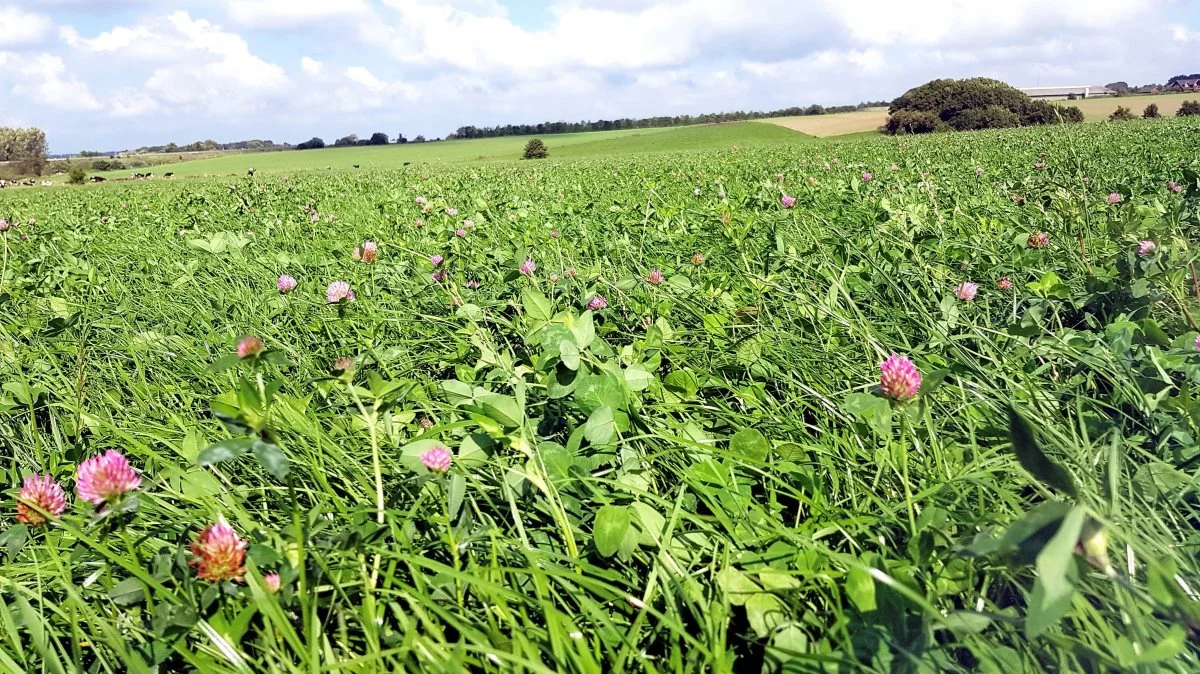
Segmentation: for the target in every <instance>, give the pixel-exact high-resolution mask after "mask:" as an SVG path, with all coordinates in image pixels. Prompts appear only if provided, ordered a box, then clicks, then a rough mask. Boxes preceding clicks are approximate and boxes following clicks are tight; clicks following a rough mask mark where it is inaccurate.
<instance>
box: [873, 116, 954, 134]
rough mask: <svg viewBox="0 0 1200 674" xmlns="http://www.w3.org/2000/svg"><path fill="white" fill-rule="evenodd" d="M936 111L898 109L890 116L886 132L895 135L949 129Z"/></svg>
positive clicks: (885, 125) (885, 126)
mask: <svg viewBox="0 0 1200 674" xmlns="http://www.w3.org/2000/svg"><path fill="white" fill-rule="evenodd" d="M948 128H949V127H947V126H946V123H945V122H943V121H942V120H941V119H940V118H939V117H938V116H937V114H936V113H934V112H932V111H920V110H898V111H896V112H895V113H893V114H891V115H889V116H888V120H887V123H886V124H884V126H883V131H884V133H889V134H891V135H893V136H895V135H900V134H911V133H933V132H934V131H943V130H945V129H948Z"/></svg>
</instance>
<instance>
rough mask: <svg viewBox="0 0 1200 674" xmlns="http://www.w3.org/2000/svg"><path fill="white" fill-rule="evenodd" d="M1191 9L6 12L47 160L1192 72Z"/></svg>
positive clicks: (695, 0)
mask: <svg viewBox="0 0 1200 674" xmlns="http://www.w3.org/2000/svg"><path fill="white" fill-rule="evenodd" d="M1198 47H1200V6H1198V5H1197V2H1195V1H1193V0H1166V1H1163V0H1157V1H1151V0H1057V1H1056V2H1054V3H1046V2H1042V1H1041V0H1007V1H1006V2H1003V3H986V2H981V1H977V0H926V1H925V2H921V3H905V2H901V1H899V0H858V1H857V2H846V1H845V0H806V1H805V2H799V1H798V0H744V1H743V2H741V3H733V2H729V0H658V1H657V2H655V1H650V0H533V1H523V0H451V1H450V2H433V1H431V0H333V1H332V2H331V1H329V0H320V1H317V0H207V1H205V2H197V1H194V0H23V1H21V2H13V1H12V0H0V92H3V94H4V96H5V98H4V100H5V104H4V105H3V106H0V125H21V126H38V127H41V128H43V129H45V130H46V133H47V135H48V137H49V139H50V145H51V151H53V152H72V151H77V150H80V149H114V150H115V149H126V148H133V147H138V146H141V145H150V144H163V143H167V142H172V141H174V142H178V143H187V142H191V141H194V140H201V139H206V138H212V139H214V140H219V141H232V140H242V139H248V138H267V139H271V140H275V141H278V142H284V141H287V142H293V143H295V142H299V141H301V140H305V139H307V138H309V137H311V136H313V135H319V136H322V137H324V138H325V139H326V140H327V141H329V140H332V139H334V138H337V137H339V136H343V135H345V134H347V133H358V134H359V135H360V136H362V135H367V134H370V133H371V132H374V131H384V132H386V133H388V134H389V135H391V136H395V135H396V134H397V133H401V132H402V133H404V134H405V135H406V136H408V137H410V138H411V137H413V136H415V135H417V134H423V135H425V136H427V137H440V136H444V135H446V134H447V133H449V132H452V131H453V130H454V129H455V128H457V127H459V126H461V125H465V124H475V125H489V124H497V123H507V122H538V121H543V120H557V119H568V120H578V119H601V118H617V117H641V116H651V115H660V114H663V115H670V114H680V113H701V112H716V111H722V110H736V109H743V110H745V109H776V108H781V107H788V106H796V105H808V104H811V103H820V104H823V105H836V104H845V103H857V102H859V101H861V100H880V99H890V98H892V97H894V96H896V95H898V94H900V93H902V92H903V91H905V90H906V89H908V88H910V87H912V86H915V85H917V84H920V83H921V82H924V81H926V80H929V79H932V78H934V77H965V76H974V75H985V76H990V77H997V78H999V79H1003V80H1005V81H1008V82H1010V83H1012V84H1014V85H1017V86H1033V85H1035V84H1038V83H1039V82H1040V84H1042V85H1055V84H1061V85H1074V84H1104V83H1106V82H1110V81H1115V80H1125V81H1128V82H1130V83H1137V84H1140V83H1146V82H1161V81H1164V80H1165V79H1166V78H1168V77H1170V76H1171V75H1174V74H1178V73H1182V72H1188V73H1190V72H1198V71H1200V49H1198Z"/></svg>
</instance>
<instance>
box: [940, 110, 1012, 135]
mask: <svg viewBox="0 0 1200 674" xmlns="http://www.w3.org/2000/svg"><path fill="white" fill-rule="evenodd" d="M949 124H950V128H952V129H954V130H955V131H977V130H979V129H1011V128H1013V127H1015V126H1020V125H1021V118H1020V117H1018V116H1017V113H1015V112H1013V111H1012V110H1009V109H1008V108H1005V107H1001V106H999V105H989V106H987V107H985V108H969V109H967V110H963V111H962V112H960V113H958V114H957V115H955V116H954V117H951V118H950V122H949Z"/></svg>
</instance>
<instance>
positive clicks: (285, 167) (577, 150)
mask: <svg viewBox="0 0 1200 674" xmlns="http://www.w3.org/2000/svg"><path fill="white" fill-rule="evenodd" d="M531 138H533V136H509V137H503V138H483V139H476V140H450V141H439V142H436V143H408V144H406V145H380V146H365V147H350V148H333V147H330V148H325V149H322V150H304V151H290V152H257V153H250V152H244V153H230V154H228V155H226V156H223V157H214V158H210V159H201V160H196V161H187V162H182V163H178V164H168V165H162V166H156V167H153V169H149V170H152V171H153V172H154V173H155V174H156V175H162V174H163V173H166V172H168V171H169V172H173V173H174V174H175V175H176V176H179V177H195V176H206V175H211V176H216V175H230V174H242V173H245V172H246V171H247V170H248V169H251V168H253V169H255V170H256V171H264V172H276V173H278V172H292V171H303V170H314V169H325V168H326V167H328V168H330V169H349V168H351V167H353V166H354V165H355V164H358V165H359V166H360V167H361V168H400V167H401V166H403V164H404V163H405V162H411V163H413V164H425V165H446V164H462V163H486V162H496V161H509V160H515V159H520V158H521V152H522V150H523V149H524V147H525V144H526V143H527V142H529V140H530V139H531ZM543 139H544V140H545V142H546V146H547V147H548V148H549V150H550V157H549V159H550V160H551V161H555V160H559V159H571V158H576V157H587V156H600V155H613V156H616V155H625V154H636V153H642V152H671V151H678V150H712V149H721V148H726V149H727V148H729V147H730V146H731V145H740V146H745V147H757V146H761V145H767V144H777V143H790V142H804V141H806V140H811V138H809V137H807V136H804V135H803V134H799V133H795V132H792V131H787V130H784V129H780V128H777V127H773V126H770V125H764V124H759V123H755V122H738V123H731V124H713V125H706V126H695V127H682V128H659V129H628V130H622V131H596V132H591V133H567V134H558V135H549V136H544V137H543ZM138 170H139V171H141V170H142V169H138ZM131 172H132V171H129V170H122V171H107V172H92V173H90V174H89V175H100V176H105V177H108V178H124V177H127V176H129V174H130V173H131Z"/></svg>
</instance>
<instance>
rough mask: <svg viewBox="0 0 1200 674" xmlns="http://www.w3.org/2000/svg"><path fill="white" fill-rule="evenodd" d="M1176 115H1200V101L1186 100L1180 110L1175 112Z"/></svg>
mask: <svg viewBox="0 0 1200 674" xmlns="http://www.w3.org/2000/svg"><path fill="white" fill-rule="evenodd" d="M1175 116H1176V117H1200V101H1184V102H1183V104H1182V105H1180V106H1179V112H1176V113H1175Z"/></svg>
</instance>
